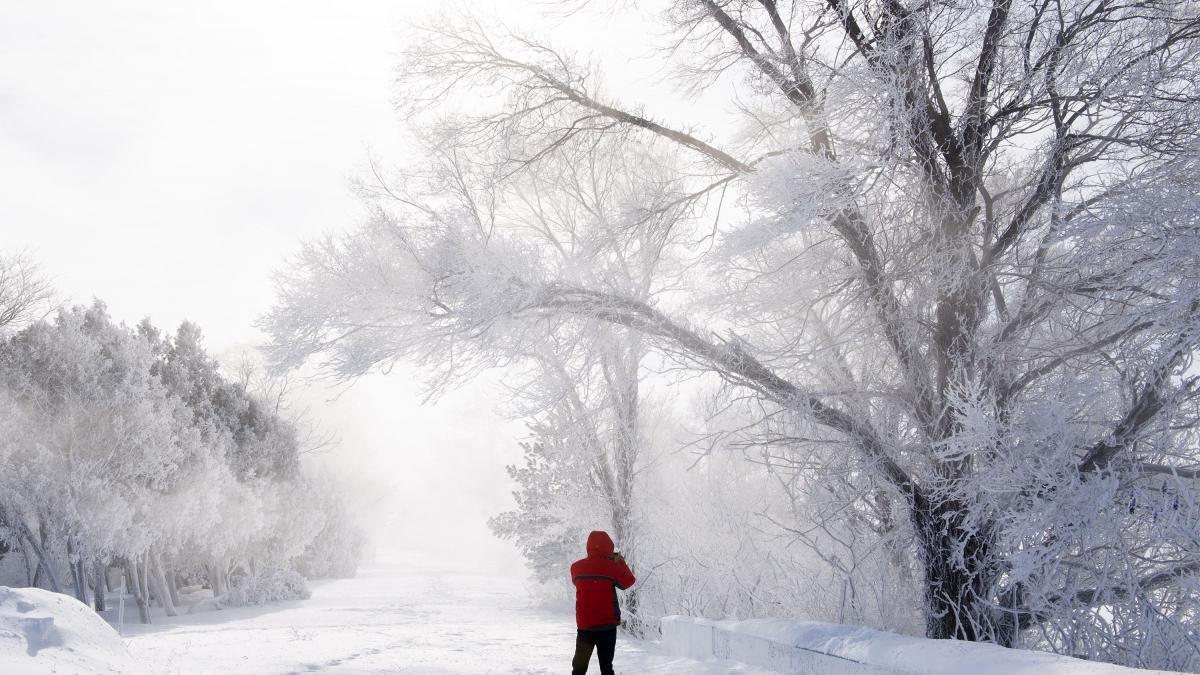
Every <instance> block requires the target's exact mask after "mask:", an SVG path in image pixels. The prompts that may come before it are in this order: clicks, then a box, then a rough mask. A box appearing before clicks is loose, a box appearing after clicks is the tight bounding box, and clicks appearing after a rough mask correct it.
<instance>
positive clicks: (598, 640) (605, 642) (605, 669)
mask: <svg viewBox="0 0 1200 675" xmlns="http://www.w3.org/2000/svg"><path fill="white" fill-rule="evenodd" d="M593 649H595V650H596V652H597V654H596V656H597V658H599V659H600V675H613V666H612V662H613V652H615V651H616V650H617V629H616V628H615V627H614V628H609V629H607V630H581V631H579V636H578V637H576V638H575V658H574V659H571V675H583V674H584V673H586V672H587V669H588V662H589V661H591V660H592V650H593Z"/></svg>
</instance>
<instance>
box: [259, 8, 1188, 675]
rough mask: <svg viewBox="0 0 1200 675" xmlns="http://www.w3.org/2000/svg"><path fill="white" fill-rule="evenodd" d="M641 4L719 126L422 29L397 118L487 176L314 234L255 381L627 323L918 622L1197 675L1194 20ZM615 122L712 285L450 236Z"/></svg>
mask: <svg viewBox="0 0 1200 675" xmlns="http://www.w3.org/2000/svg"><path fill="white" fill-rule="evenodd" d="M571 4H575V5H578V4H580V3H571ZM584 4H587V3H584ZM592 4H600V3H592ZM669 4H670V7H669V10H668V11H667V12H666V14H665V17H666V20H667V21H668V22H669V24H670V25H671V26H672V27H673V28H675V29H676V30H677V35H678V40H677V41H676V42H675V43H673V45H672V49H670V50H668V51H666V52H664V56H663V58H664V66H665V67H664V71H665V72H667V71H668V68H669V67H670V66H672V65H673V66H675V67H676V68H675V70H673V71H669V72H671V73H672V74H673V75H674V76H675V77H677V78H678V79H679V81H680V83H681V84H682V85H683V86H684V87H686V88H688V90H689V91H703V90H709V92H710V94H711V91H722V90H728V91H730V96H731V99H730V101H731V102H732V103H734V104H735V108H736V111H737V112H738V114H740V116H741V127H742V128H741V129H740V130H739V132H740V133H739V134H738V135H736V137H728V136H727V137H719V136H716V135H714V134H708V133H703V132H701V131H699V130H697V129H696V125H695V124H694V123H692V122H691V121H690V120H687V119H680V120H674V121H668V120H665V119H662V118H660V117H656V116H654V115H651V114H649V113H646V112H644V111H643V110H642V109H641V108H639V107H638V106H636V105H632V104H629V103H628V102H627V101H623V100H622V97H621V96H620V93H619V92H617V93H611V92H608V91H606V90H605V89H604V88H603V87H602V86H601V85H600V84H598V82H599V78H598V77H597V74H596V73H597V69H598V66H596V65H595V64H591V63H587V62H584V61H582V60H581V59H579V58H577V57H576V56H575V55H573V54H570V53H567V52H565V51H562V50H556V49H555V48H554V47H553V45H552V40H551V39H546V40H539V39H532V38H524V37H517V36H514V35H513V34H512V32H511V31H508V32H504V31H491V32H489V31H487V30H485V29H484V28H482V25H483V24H482V22H476V21H465V22H459V23H454V24H453V25H449V24H448V25H446V26H443V27H438V28H435V29H432V30H428V31H425V32H424V33H421V34H420V36H419V37H418V38H417V39H415V40H414V45H416V46H415V47H414V48H413V49H412V50H411V52H410V54H409V58H408V59H407V61H406V63H405V66H404V69H403V77H402V78H401V83H402V87H404V89H403V90H402V92H401V96H400V98H401V100H402V101H408V102H411V103H413V104H414V109H415V110H431V109H432V110H435V111H438V112H444V111H450V110H454V111H455V112H456V113H458V114H456V115H450V116H447V119H448V120H449V121H448V122H445V123H444V124H441V126H440V127H439V129H440V130H441V131H440V133H442V134H443V135H442V136H441V137H440V140H441V142H442V143H443V152H452V153H453V155H454V156H455V157H458V158H459V165H460V166H466V167H469V168H472V169H474V167H479V166H488V167H498V168H497V169H496V170H495V174H492V177H493V180H490V181H488V182H486V183H484V184H483V185H482V189H479V190H476V191H475V192H473V193H472V194H473V195H474V197H473V200H472V202H473V204H474V206H475V207H477V208H468V207H466V206H464V205H463V204H447V203H445V202H440V201H438V200H432V199H413V198H411V195H408V194H406V193H398V197H399V199H397V200H395V201H394V202H393V203H392V204H390V205H389V209H388V210H387V211H384V210H382V209H381V210H379V211H377V212H376V214H375V216H374V217H373V218H372V219H371V222H370V223H369V224H368V225H366V226H365V227H363V228H362V229H361V230H360V231H359V232H357V233H356V234H354V235H351V236H349V237H347V238H346V239H344V240H342V241H340V242H335V241H329V242H326V243H324V244H322V245H317V246H314V247H310V249H309V250H308V251H307V252H306V254H305V255H304V256H303V257H302V258H301V259H300V260H299V261H298V264H297V265H296V266H295V267H294V271H293V272H292V275H291V276H290V277H285V279H284V281H283V285H282V290H281V294H280V305H279V307H278V308H277V310H276V311H275V313H274V314H273V315H272V317H271V321H270V328H271V330H272V332H273V334H274V337H275V340H276V345H277V348H278V350H279V352H278V353H279V354H281V355H282V357H283V360H284V361H285V362H286V361H289V360H291V361H292V362H295V361H298V360H300V359H302V358H304V357H306V356H309V355H313V354H323V355H325V356H326V357H327V358H328V359H329V362H330V363H332V364H333V365H335V366H337V367H338V368H339V369H341V370H342V371H343V372H351V373H352V372H361V371H362V370H364V369H366V368H368V367H371V366H373V365H375V364H378V363H387V362H390V361H392V360H395V359H398V358H412V359H415V360H416V361H417V362H420V363H426V364H429V365H432V366H435V367H438V368H442V369H451V368H453V369H460V368H461V364H462V363H463V362H464V361H465V362H468V363H476V364H478V363H479V362H480V359H482V361H483V362H487V363H488V364H489V365H490V364H491V363H494V361H488V360H487V355H488V354H490V353H491V352H489V351H488V350H490V349H492V348H493V347H494V346H495V344H497V343H501V342H504V341H511V340H514V339H520V336H521V335H523V331H535V330H537V331H540V330H545V329H546V327H547V326H549V327H550V328H551V330H559V329H560V327H561V329H562V330H566V331H577V330H593V329H592V328H590V326H595V325H597V324H602V323H607V324H612V325H616V326H621V327H624V328H626V329H630V330H632V331H635V332H637V333H640V334H641V335H642V336H643V337H644V339H645V340H646V344H647V345H653V346H654V347H656V348H657V349H659V350H660V351H661V352H662V353H664V354H666V355H668V356H671V357H673V358H675V359H676V360H677V362H678V363H680V364H683V365H686V366H688V367H690V368H694V369H697V370H700V371H707V372H711V373H715V374H717V375H719V376H720V377H721V378H723V379H724V380H725V382H727V383H728V384H729V385H730V386H729V387H728V388H727V389H726V390H725V395H726V396H737V395H739V394H738V392H739V391H742V392H745V391H749V392H751V393H752V394H753V395H754V396H755V397H756V398H757V399H758V402H759V404H760V405H761V410H762V414H761V424H759V425H758V426H757V427H756V428H755V429H754V430H753V436H754V439H755V442H757V443H759V444H760V445H761V446H762V447H764V448H769V449H770V450H769V454H770V456H771V457H772V458H773V459H772V461H774V462H775V463H776V464H778V465H780V466H781V467H787V468H790V469H791V470H792V471H793V472H794V474H795V478H796V480H795V481H794V482H793V483H792V488H791V489H792V491H793V493H794V494H795V495H796V496H797V498H798V500H799V503H801V505H802V506H803V509H801V510H800V511H799V512H798V514H797V517H798V518H813V519H816V520H817V522H833V521H836V522H838V523H840V525H842V526H853V527H855V528H856V530H855V531H856V532H857V533H859V534H860V535H862V537H863V539H862V544H861V546H866V547H877V546H878V545H879V542H880V541H882V540H884V539H886V540H888V541H890V542H892V544H889V545H891V546H893V554H894V556H895V559H896V570H897V577H896V579H897V583H903V582H904V575H903V572H904V571H905V570H908V569H910V567H914V566H915V567H916V568H917V569H918V570H919V573H918V574H917V575H916V577H915V578H913V579H912V581H911V583H913V584H914V585H915V587H916V588H917V590H918V592H919V594H920V595H921V596H923V597H924V600H923V603H922V607H921V608H920V610H921V611H922V613H923V614H924V616H925V633H926V635H928V636H930V637H938V638H949V637H956V638H961V639H968V640H992V641H996V642H999V643H1001V644H1015V643H1017V642H1018V641H1026V643H1030V641H1031V643H1032V644H1036V645H1039V646H1042V647H1045V648H1049V649H1054V650H1059V651H1063V652H1067V653H1072V654H1078V655H1084V656H1088V657H1092V658H1102V659H1108V660H1114V661H1120V662H1126V663H1132V664H1139V665H1154V666H1158V667H1180V668H1183V667H1187V668H1196V667H1198V666H1200V657H1198V654H1200V643H1198V641H1197V639H1196V636H1195V635H1194V634H1193V633H1192V632H1191V629H1190V626H1192V625H1193V624H1194V622H1195V621H1196V620H1197V600H1198V598H1197V590H1196V589H1197V586H1196V582H1195V579H1196V576H1197V572H1200V545H1198V538H1197V531H1198V528H1197V518H1200V511H1198V510H1197V507H1196V503H1195V497H1194V494H1195V493H1194V481H1195V479H1196V478H1197V477H1200V473H1198V472H1197V465H1198V463H1200V457H1198V456H1197V450H1198V448H1197V436H1196V420H1197V419H1198V418H1197V412H1198V411H1197V394H1198V392H1197V386H1198V380H1197V377H1196V375H1195V372H1194V370H1192V359H1193V357H1194V354H1195V352H1196V348H1197V339H1198V337H1200V322H1198V308H1200V295H1198V294H1197V290H1198V283H1197V282H1198V281H1200V278H1198V277H1197V273H1196V270H1197V269H1200V266H1198V265H1197V262H1198V258H1200V240H1198V237H1197V235H1198V234H1200V228H1198V226H1197V223H1198V222H1200V199H1198V198H1197V194H1198V192H1200V190H1198V188H1200V185H1198V184H1197V180H1198V179H1197V174H1198V172H1197V169H1198V168H1200V139H1198V138H1197V137H1196V136H1197V133H1198V131H1197V130H1198V129H1200V126H1198V125H1197V124H1196V122H1197V121H1198V120H1197V116H1198V113H1200V100H1198V92H1200V87H1198V85H1200V82H1198V81H1197V77H1198V76H1200V71H1198V69H1200V59H1197V58H1196V57H1197V56H1198V54H1197V50H1198V47H1200V14H1198V12H1197V7H1196V5H1195V4H1194V3H1190V2H1184V3H1179V2H1163V1H1160V0H1131V1H1130V2H1109V1H1108V0H1059V1H1051V0H1035V1H1031V2H1013V1H1012V0H993V1H991V2H967V3H961V2H958V3H952V2H924V3H916V2H906V1H904V0H857V1H847V2H841V1H835V0H828V1H824V2H818V1H816V0H797V1H796V2H775V1H763V0H755V1H751V0H698V1H693V0H689V1H687V2H682V1H681V2H673V3H669ZM463 92H470V93H473V94H476V95H479V96H480V98H481V100H483V101H493V102H495V107H494V109H489V110H486V111H484V112H483V113H481V114H477V115H471V114H470V112H469V111H467V112H464V111H462V110H455V106H456V105H457V104H458V102H459V101H460V99H459V98H457V97H458V95H459V94H460V93H463ZM488 94H501V96H498V97H489V96H487V95H488ZM417 119H422V118H419V117H418V118H417ZM423 119H425V120H428V119H429V118H423ZM612 134H622V135H625V136H626V137H628V138H631V139H636V140H637V141H638V142H642V143H654V144H664V143H665V144H673V145H675V146H677V148H678V151H679V152H681V153H687V154H686V155H685V156H688V157H690V158H691V159H692V160H693V161H691V162H683V163H681V164H678V165H676V168H675V170H676V171H677V172H678V173H677V175H676V176H675V179H676V180H675V181H674V183H673V184H672V186H671V188H669V191H670V192H672V195H673V196H672V197H670V198H668V199H654V198H650V199H647V200H645V201H643V202H642V203H641V204H640V208H641V209H642V210H643V211H644V212H646V213H653V212H655V211H656V207H658V206H662V205H665V204H672V205H674V206H680V205H683V206H685V207H686V209H687V212H688V213H690V214H693V215H696V216H697V218H696V220H695V221H693V231H692V235H693V238H694V241H696V242H699V243H698V244H697V245H696V246H694V247H693V248H692V249H691V250H690V251H689V252H690V253H692V254H693V255H694V256H695V257H696V258H698V263H697V264H698V265H699V266H700V268H701V269H704V270H706V271H708V272H710V277H708V278H707V279H706V280H705V283H693V284H688V285H685V286H679V287H675V288H673V289H672V291H673V292H672V293H670V294H663V295H659V296H657V297H653V298H645V297H637V296H636V295H634V294H631V293H629V292H623V291H620V290H617V289H614V288H612V287H610V286H608V285H606V284H604V283H598V281H597V280H596V279H591V278H587V277H579V276H576V275H574V274H573V273H572V272H573V271H574V268H564V267H563V266H561V265H558V264H554V263H553V262H551V260H552V258H551V257H550V256H547V255H545V254H542V253H540V252H539V251H538V250H537V249H536V248H535V247H531V246H530V245H529V244H528V238H527V237H525V236H523V235H521V234H520V233H519V232H518V231H517V230H518V229H519V228H520V227H527V226H531V225H532V224H533V223H534V222H536V220H530V221H527V222H523V223H511V222H508V221H505V220H502V219H498V220H495V221H484V222H483V223H480V222H478V220H477V219H475V217H474V215H473V214H476V213H478V212H480V211H483V212H486V213H500V214H505V213H510V212H512V211H513V209H514V208H515V207H514V206H513V204H514V202H520V201H521V199H522V198H523V197H524V195H521V194H517V195H514V194H513V190H514V189H515V188H514V187H513V186H514V185H515V183H514V182H512V181H510V178H511V177H512V176H520V175H522V174H523V173H524V172H527V171H531V170H534V169H533V167H536V166H537V165H539V164H541V163H543V162H545V161H546V160H547V158H549V157H554V156H561V153H563V152H570V151H572V150H573V149H574V148H578V147H587V146H588V143H590V142H592V140H591V139H594V138H596V137H605V136H609V135H612ZM447 146H448V147H451V148H452V150H445V148H446V147H447ZM596 159H597V161H602V160H603V159H604V158H603V157H599V156H598V157H597V158H596ZM407 177H411V175H409V176H407ZM401 185H403V181H401ZM560 189H563V190H564V191H569V187H568V186H565V185H564V186H560ZM727 191H728V192H732V194H731V195H728V197H729V199H730V200H731V201H735V202H736V205H737V206H740V207H741V208H737V209H735V208H731V207H730V205H729V204H725V203H724V201H725V200H724V199H722V198H721V197H722V196H724V195H726V193H727ZM700 216H703V217H704V218H703V220H701V219H700ZM709 235H711V236H709ZM712 240H715V245H713V246H711V247H710V246H708V245H707V244H708V243H709V242H712ZM581 326H583V327H589V328H581ZM450 347H453V348H454V349H450ZM448 354H449V355H452V358H447V355H448ZM475 367H480V366H478V365H476V366H475ZM832 505H836V508H832V507H831V506H832ZM872 533H875V536H874V538H872V536H871V534H872ZM856 546H857V544H856ZM798 611H802V608H798Z"/></svg>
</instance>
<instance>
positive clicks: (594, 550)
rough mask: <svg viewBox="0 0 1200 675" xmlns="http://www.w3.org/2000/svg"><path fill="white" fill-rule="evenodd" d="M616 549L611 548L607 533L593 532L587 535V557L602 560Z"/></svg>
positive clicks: (611, 541)
mask: <svg viewBox="0 0 1200 675" xmlns="http://www.w3.org/2000/svg"><path fill="white" fill-rule="evenodd" d="M615 550H616V548H615V547H614V546H613V540H612V539H611V538H609V536H608V533H607V532H603V531H601V530H595V531H594V532H592V533H591V534H589V535H588V540H587V552H588V557H596V558H603V557H606V556H610V555H612V553H613V551H615Z"/></svg>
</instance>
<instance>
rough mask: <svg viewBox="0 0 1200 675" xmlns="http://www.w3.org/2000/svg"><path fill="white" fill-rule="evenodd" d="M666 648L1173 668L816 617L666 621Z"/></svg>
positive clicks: (939, 666)
mask: <svg viewBox="0 0 1200 675" xmlns="http://www.w3.org/2000/svg"><path fill="white" fill-rule="evenodd" d="M662 636H663V639H662V642H663V648H664V649H665V650H666V651H667V652H669V653H670V654H672V655H675V656H686V657H689V658H693V659H707V658H714V657H715V658H720V659H730V660H733V661H740V662H741V663H745V664H749V665H754V666H760V667H763V668H769V669H771V670H776V671H778V672H780V673H786V674H787V675H808V674H810V673H811V674H813V675H962V673H965V672H969V673H971V675H1150V674H1156V675H1168V673H1167V671H1165V670H1141V669H1137V668H1124V667H1121V666H1114V665H1110V664H1106V663H1096V662H1094V661H1083V660H1081V659H1073V658H1070V657H1066V656H1058V655H1056V654H1047V653H1045V652H1034V651H1027V650H1021V649H1005V648H1003V647H997V646H996V645H991V644H982V643H976V642H961V641H958V640H928V639H925V638H916V637H910V636H906V635H897V634H895V633H884V632H882V631H877V630H872V629H870V628H863V627H862V626H848V625H842V624H830V623H818V622H815V621H788V620H784V619H752V620H749V621H712V620H709V619H697V618H693V617H688V616H668V617H665V618H663V620H662Z"/></svg>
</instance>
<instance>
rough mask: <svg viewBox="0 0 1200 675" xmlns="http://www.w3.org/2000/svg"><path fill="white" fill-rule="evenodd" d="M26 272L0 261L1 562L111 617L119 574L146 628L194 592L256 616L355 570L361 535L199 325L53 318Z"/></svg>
mask: <svg viewBox="0 0 1200 675" xmlns="http://www.w3.org/2000/svg"><path fill="white" fill-rule="evenodd" d="M18 268H20V269H22V270H24V272H25V273H23V274H17V273H16V272H17V271H19V270H18ZM30 269H32V266H31V265H29V263H28V262H27V261H25V260H23V259H20V258H14V257H10V258H0V303H2V304H0V317H5V318H6V320H5V322H4V324H3V325H0V331H4V332H3V333H0V543H2V545H3V548H0V554H2V553H5V552H7V553H8V554H10V555H15V556H19V557H20V558H21V560H22V562H23V566H24V568H25V572H26V579H24V583H27V584H29V585H35V586H39V585H40V586H44V587H47V588H50V589H51V590H54V591H59V592H66V590H67V589H68V587H69V588H70V589H71V591H72V592H73V593H74V595H75V597H77V598H78V599H79V600H80V601H82V602H85V603H89V602H90V603H94V606H95V607H96V609H97V610H103V609H104V603H105V593H104V591H105V590H106V589H108V590H117V589H119V588H121V587H122V585H121V581H120V579H121V577H122V576H123V577H124V588H126V589H128V590H129V592H131V593H132V594H133V596H134V598H135V599H136V602H137V605H138V608H139V610H140V614H141V618H142V620H143V621H149V611H148V607H149V606H150V605H151V604H157V605H159V606H161V607H162V608H163V609H164V610H165V612H166V613H167V614H168V615H173V614H175V613H176V612H177V608H178V607H179V605H180V604H181V592H180V589H181V588H182V587H186V586H197V585H198V586H206V587H207V588H209V589H211V592H212V595H213V596H214V597H215V598H217V600H218V602H221V601H224V602H229V603H234V604H248V603H257V602H262V601H265V600H270V599H279V598H282V597H292V596H295V595H303V594H305V593H306V592H307V591H306V590H305V587H304V582H303V578H302V577H301V576H300V573H305V574H307V575H314V576H315V575H350V574H353V572H354V569H355V567H356V565H357V558H358V554H359V551H360V550H361V547H362V537H361V535H360V534H359V533H358V532H357V531H356V530H355V529H354V528H353V526H352V525H351V523H350V520H349V519H348V518H347V517H346V511H345V508H344V505H343V504H342V503H341V498H340V496H339V494H338V492H337V489H336V488H335V486H334V485H333V484H332V483H331V481H330V480H329V479H328V478H326V477H323V476H320V475H317V474H315V473H313V472H310V471H304V470H302V466H301V461H300V459H301V458H300V455H301V453H302V451H303V450H304V447H303V443H304V438H305V437H304V435H303V434H302V433H301V431H300V430H299V429H298V425H297V422H296V421H295V420H293V419H289V418H288V417H287V416H286V415H285V414H283V412H282V411H281V410H280V408H279V405H278V401H270V400H268V399H266V398H264V397H263V396H261V395H258V394H256V393H255V392H253V391H252V390H251V388H250V386H249V382H248V381H247V379H246V378H242V379H241V381H237V380H235V379H234V378H231V377H228V376H226V375H225V374H224V373H223V372H222V369H221V367H220V366H219V365H218V363H217V361H216V360H215V359H213V358H212V357H211V356H210V355H209V354H208V353H207V352H206V351H205V350H204V347H203V345H202V343H201V332H200V328H199V327H198V326H196V325H195V324H193V323H190V322H184V323H183V324H182V325H180V327H179V329H178V330H177V331H176V332H175V334H174V335H168V334H165V333H163V332H162V331H160V330H159V329H158V328H156V327H155V326H153V325H152V324H151V323H150V321H149V320H144V321H142V322H141V323H139V324H138V325H137V326H136V327H128V326H126V325H124V324H120V323H117V322H115V321H114V320H113V319H112V317H111V316H109V314H108V312H107V310H106V308H105V305H104V303H102V302H100V301H98V300H97V301H95V302H94V303H93V304H92V305H91V306H77V307H72V308H70V309H58V310H54V311H51V310H50V307H51V305H50V303H49V299H50V293H49V291H48V288H47V287H46V285H45V284H44V283H43V282H41V281H40V280H39V279H38V277H36V275H33V274H28V272H29V270H30ZM35 291H36V292H35ZM4 581H7V582H9V583H12V582H13V580H4ZM114 586H115V587H114ZM182 602H186V598H185V599H184V600H183V601H182Z"/></svg>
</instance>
